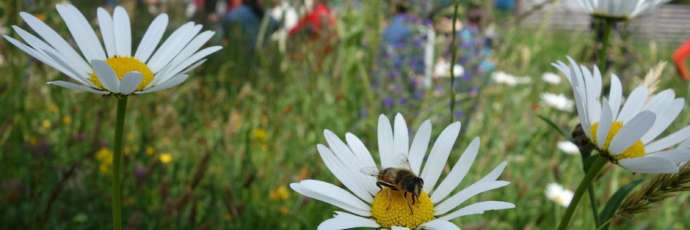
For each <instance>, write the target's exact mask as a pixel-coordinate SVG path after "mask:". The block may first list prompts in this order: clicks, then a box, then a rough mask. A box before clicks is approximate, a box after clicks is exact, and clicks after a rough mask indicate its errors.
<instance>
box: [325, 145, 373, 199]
mask: <svg viewBox="0 0 690 230" xmlns="http://www.w3.org/2000/svg"><path fill="white" fill-rule="evenodd" d="M316 149H317V150H318V152H319V155H320V156H321V159H322V160H323V163H324V164H325V165H326V167H327V168H328V170H330V171H331V173H332V174H333V175H334V176H335V177H336V178H338V180H339V181H340V182H342V183H343V185H345V187H347V189H349V190H350V191H352V193H354V194H355V195H356V196H357V197H359V198H361V199H362V200H364V201H366V202H368V203H371V202H372V201H373V196H372V193H370V190H369V189H368V188H369V187H375V186H376V179H375V178H374V177H371V176H365V175H364V174H362V173H361V172H360V171H359V169H356V170H355V169H352V168H350V167H348V166H347V165H346V164H345V163H343V162H342V161H340V160H338V158H337V157H336V155H335V154H334V153H333V151H331V150H330V149H329V148H328V147H326V146H324V145H317V146H316Z"/></svg>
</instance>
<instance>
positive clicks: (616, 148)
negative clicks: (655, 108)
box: [609, 111, 656, 155]
mask: <svg viewBox="0 0 690 230" xmlns="http://www.w3.org/2000/svg"><path fill="white" fill-rule="evenodd" d="M654 120H656V115H654V113H652V112H649V111H643V112H641V113H639V114H637V116H635V118H633V119H632V120H630V121H629V122H628V123H626V124H625V125H623V128H621V129H620V130H619V131H618V133H617V134H616V136H614V137H613V140H611V146H609V151H610V152H611V154H613V155H618V154H620V153H621V152H623V151H624V150H625V149H627V148H628V147H630V145H632V144H633V143H635V142H636V141H638V140H639V139H640V138H641V137H642V136H644V134H645V133H647V131H649V129H650V128H652V125H654Z"/></svg>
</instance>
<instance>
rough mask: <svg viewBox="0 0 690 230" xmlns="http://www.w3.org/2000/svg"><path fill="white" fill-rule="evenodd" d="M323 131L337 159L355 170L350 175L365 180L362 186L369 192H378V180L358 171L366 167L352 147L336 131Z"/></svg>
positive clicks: (372, 193) (351, 169)
mask: <svg viewBox="0 0 690 230" xmlns="http://www.w3.org/2000/svg"><path fill="white" fill-rule="evenodd" d="M323 133H324V136H325V137H326V142H327V143H328V146H330V149H331V150H333V151H332V152H333V153H334V154H335V156H336V157H337V159H338V160H340V162H341V163H343V166H345V167H346V168H347V169H349V171H350V172H354V173H353V174H351V175H350V176H351V177H352V178H353V179H354V180H355V181H363V182H364V183H360V186H361V187H363V188H364V189H366V190H367V191H368V192H369V194H371V195H374V194H376V193H377V192H378V191H379V188H378V187H376V186H375V184H376V180H375V179H374V178H373V177H371V176H369V175H364V174H362V173H357V172H361V169H362V168H365V167H364V166H363V165H362V164H361V162H360V161H359V160H358V159H357V157H356V156H355V154H354V153H352V151H351V150H350V148H349V147H347V145H346V144H345V143H343V141H342V140H340V138H338V136H336V135H335V133H333V132H331V131H330V130H328V129H326V130H324V131H323ZM319 151H321V150H319ZM374 167H376V165H374ZM366 197H370V196H366ZM365 199H366V198H365Z"/></svg>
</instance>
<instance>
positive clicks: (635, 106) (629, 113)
mask: <svg viewBox="0 0 690 230" xmlns="http://www.w3.org/2000/svg"><path fill="white" fill-rule="evenodd" d="M648 94H649V92H648V91H647V88H646V87H644V86H638V87H637V88H635V89H634V90H633V91H632V93H630V95H629V96H628V99H627V100H625V104H624V105H623V108H622V109H621V111H620V113H619V115H618V121H620V122H623V124H625V123H627V122H628V121H629V120H630V119H632V118H633V116H634V115H636V114H637V113H639V112H640V111H641V110H642V107H644V102H645V101H646V100H647V95H648Z"/></svg>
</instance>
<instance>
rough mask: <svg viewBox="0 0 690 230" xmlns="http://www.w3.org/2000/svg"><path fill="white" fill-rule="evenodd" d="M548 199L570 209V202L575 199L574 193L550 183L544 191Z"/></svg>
mask: <svg viewBox="0 0 690 230" xmlns="http://www.w3.org/2000/svg"><path fill="white" fill-rule="evenodd" d="M544 194H545V195H546V198H547V199H549V200H551V201H553V202H556V203H557V204H558V205H560V206H563V207H568V205H570V201H571V200H572V199H573V195H574V194H573V191H570V190H568V189H566V188H564V187H563V186H561V185H560V184H556V183H550V184H549V185H547V186H546V190H545V191H544Z"/></svg>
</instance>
